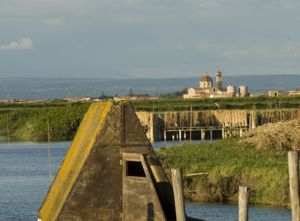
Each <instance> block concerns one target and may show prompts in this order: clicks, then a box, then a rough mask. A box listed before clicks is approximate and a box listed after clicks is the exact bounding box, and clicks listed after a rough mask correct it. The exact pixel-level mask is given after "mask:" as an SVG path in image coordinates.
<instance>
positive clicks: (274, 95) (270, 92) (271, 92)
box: [268, 89, 281, 97]
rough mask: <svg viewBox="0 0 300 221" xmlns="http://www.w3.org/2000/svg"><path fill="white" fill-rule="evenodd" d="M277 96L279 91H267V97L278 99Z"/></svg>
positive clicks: (279, 93)
mask: <svg viewBox="0 0 300 221" xmlns="http://www.w3.org/2000/svg"><path fill="white" fill-rule="evenodd" d="M279 95H281V91H279V90H277V89H272V90H269V91H268V96H269V97H278V96H279Z"/></svg>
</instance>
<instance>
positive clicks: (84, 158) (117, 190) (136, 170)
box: [38, 102, 176, 221]
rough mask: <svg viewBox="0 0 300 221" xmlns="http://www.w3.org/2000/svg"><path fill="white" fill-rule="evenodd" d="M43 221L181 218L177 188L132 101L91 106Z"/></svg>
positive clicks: (41, 217) (41, 212) (50, 193)
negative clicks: (146, 133)
mask: <svg viewBox="0 0 300 221" xmlns="http://www.w3.org/2000/svg"><path fill="white" fill-rule="evenodd" d="M38 219H39V220H41V221H54V220H64V221H65V220H82V221H95V220H102V221H125V220H126V221H132V220H153V221H156V220H157V221H161V220H162V221H167V220H176V215H175V205H174V196H173V191H172V186H171V184H170V183H169V181H168V179H167V176H166V175H165V173H164V171H163V169H162V167H161V165H160V162H159V160H158V159H157V157H156V155H155V152H154V151H153V149H152V147H151V145H150V143H149V141H148V139H147V137H146V136H145V133H144V130H143V128H142V126H141V124H140V123H139V120H138V118H137V116H136V115H135V112H134V110H133V108H132V106H131V105H130V104H129V103H125V102H120V103H113V102H103V103H100V102H99V103H94V104H92V105H91V107H90V108H89V110H88V112H87V113H86V115H85V117H84V119H83V120H82V122H81V124H80V127H79V129H78V132H77V134H76V136H75V138H74V140H73V142H72V144H71V146H70V149H69V151H68V152H67V154H66V156H65V159H64V161H63V163H62V165H61V167H60V169H59V171H58V173H57V175H56V177H55V179H54V181H53V183H52V185H51V187H50V189H49V191H48V193H47V196H46V197H45V199H44V202H43V203H42V206H41V208H40V210H39V213H38Z"/></svg>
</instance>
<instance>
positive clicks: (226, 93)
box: [183, 70, 249, 99]
mask: <svg viewBox="0 0 300 221" xmlns="http://www.w3.org/2000/svg"><path fill="white" fill-rule="evenodd" d="M237 94H238V96H239V94H241V96H243V97H245V96H249V94H248V88H247V86H240V87H239V93H237V91H236V87H235V86H234V85H231V84H230V85H228V86H227V88H223V77H222V72H221V71H220V70H218V71H217V73H216V87H214V84H213V79H212V78H211V77H210V76H209V74H208V73H207V72H205V74H204V75H203V76H202V77H201V79H200V81H199V88H196V87H192V88H189V89H188V93H187V94H184V95H183V98H185V99H188V98H214V97H235V96H237Z"/></svg>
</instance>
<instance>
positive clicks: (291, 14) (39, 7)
mask: <svg viewBox="0 0 300 221" xmlns="http://www.w3.org/2000/svg"><path fill="white" fill-rule="evenodd" d="M299 9H300V1H298V0H264V1H261V0H260V1H258V0H63V1H62V0H0V30H1V32H0V77H99V78H107V77H114V78H127V77H138V78H139V77H143V78H145V77H151V78H160V77H190V76H199V75H201V74H202V73H204V72H206V71H208V72H210V73H212V72H215V71H216V70H217V69H221V70H222V71H223V73H224V75H249V74H300V72H299V70H300V62H299V58H300V41H299V40H300V29H299V27H298V26H299V24H300V14H299V12H298V10H299Z"/></svg>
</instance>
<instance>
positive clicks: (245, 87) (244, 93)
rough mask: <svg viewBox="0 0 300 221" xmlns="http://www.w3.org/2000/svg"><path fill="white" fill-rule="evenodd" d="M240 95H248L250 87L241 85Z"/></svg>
mask: <svg viewBox="0 0 300 221" xmlns="http://www.w3.org/2000/svg"><path fill="white" fill-rule="evenodd" d="M239 92H240V97H248V96H249V92H248V87H247V86H245V85H242V86H240V91H239Z"/></svg>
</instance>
